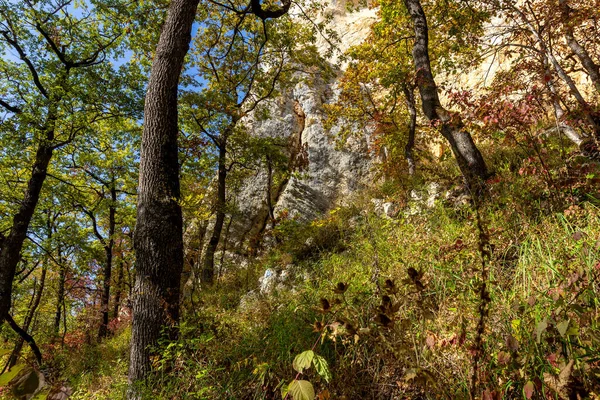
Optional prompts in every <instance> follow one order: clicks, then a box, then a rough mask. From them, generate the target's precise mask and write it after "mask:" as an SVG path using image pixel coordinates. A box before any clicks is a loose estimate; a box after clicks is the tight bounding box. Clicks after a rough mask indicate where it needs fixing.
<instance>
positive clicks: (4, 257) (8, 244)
mask: <svg viewBox="0 0 600 400" xmlns="http://www.w3.org/2000/svg"><path fill="white" fill-rule="evenodd" d="M56 107H57V106H56V104H51V105H50V107H49V110H48V117H47V119H46V124H45V128H44V137H43V139H42V140H41V142H40V143H39V144H38V147H37V151H36V154H35V162H34V164H33V168H32V173H31V177H30V178H29V182H28V183H27V189H26V190H25V195H24V196H23V200H22V201H21V204H20V206H19V210H18V212H17V213H16V214H15V216H14V218H13V221H12V227H11V229H10V233H9V234H8V236H7V237H6V238H5V239H4V240H3V242H2V249H1V250H0V321H4V318H3V317H4V316H6V315H8V311H9V309H10V304H11V296H12V284H13V280H14V277H15V271H16V269H17V264H18V263H19V260H20V259H21V249H22V248H23V242H24V241H25V238H26V236H27V230H28V229H29V223H30V222H31V218H32V217H33V213H34V212H35V208H36V206H37V203H38V200H39V198H40V192H41V191H42V186H43V184H44V180H45V179H46V175H47V172H48V165H49V164H50V159H51V158H52V152H53V147H52V142H53V141H54V132H55V128H56V119H57V112H58V111H57V109H56ZM0 324H1V322H0Z"/></svg>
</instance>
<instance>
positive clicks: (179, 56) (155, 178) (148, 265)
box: [128, 0, 199, 399]
mask: <svg viewBox="0 0 600 400" xmlns="http://www.w3.org/2000/svg"><path fill="white" fill-rule="evenodd" d="M198 1H199V0H173V1H172V2H171V4H170V6H169V9H168V11H167V18H166V20H165V23H164V25H163V27H162V32H161V35H160V39H159V42H158V46H157V48H156V54H155V56H154V62H153V64H152V71H151V74H150V80H149V82H148V91H147V93H146V101H145V106H144V130H143V134H142V147H141V154H140V172H139V186H138V205H137V225H136V229H135V240H134V248H135V253H136V274H135V286H134V293H133V322H132V337H131V357H130V367H129V382H130V385H131V386H130V390H129V393H128V398H129V399H138V398H140V394H139V391H137V390H136V389H135V386H134V384H135V383H136V382H139V381H142V380H145V379H146V378H147V377H148V376H149V373H150V372H151V362H150V357H151V355H152V350H151V348H152V347H153V346H156V345H157V341H158V339H159V338H160V335H161V332H163V330H164V329H165V327H166V328H170V329H169V332H170V333H171V334H172V335H175V332H176V330H175V329H174V327H175V326H176V324H177V323H178V321H179V283H180V280H181V270H182V268H183V231H182V225H183V222H182V214H181V207H180V205H179V199H180V186H179V161H178V144H177V136H178V126H177V89H178V85H179V77H180V74H181V70H182V67H183V61H184V57H185V55H186V53H187V51H188V49H189V43H190V41H191V31H192V24H193V22H194V18H195V15H196V8H197V6H198Z"/></svg>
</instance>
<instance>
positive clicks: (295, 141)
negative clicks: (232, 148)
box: [234, 77, 373, 245]
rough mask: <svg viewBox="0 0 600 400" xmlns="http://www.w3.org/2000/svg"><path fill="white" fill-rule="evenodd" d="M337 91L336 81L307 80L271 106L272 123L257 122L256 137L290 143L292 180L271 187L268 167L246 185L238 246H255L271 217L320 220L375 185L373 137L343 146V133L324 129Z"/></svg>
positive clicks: (240, 200)
mask: <svg viewBox="0 0 600 400" xmlns="http://www.w3.org/2000/svg"><path fill="white" fill-rule="evenodd" d="M335 87H336V82H335V80H334V81H332V82H324V81H323V80H322V79H320V78H319V77H316V78H315V77H313V79H311V81H310V82H307V81H305V80H303V81H301V82H300V83H298V84H297V85H296V86H295V87H294V88H293V90H290V91H289V92H288V93H286V96H285V97H282V98H280V99H277V100H275V101H272V102H271V103H270V104H269V105H268V107H269V113H268V114H269V118H268V119H266V120H264V121H256V120H255V121H251V123H250V127H251V132H252V133H253V134H254V135H256V136H258V137H273V138H279V139H284V140H285V141H286V142H287V143H288V145H287V149H286V150H285V151H286V153H287V154H286V155H287V157H288V159H289V160H290V164H289V171H288V176H287V178H285V179H284V180H283V182H280V184H279V185H276V186H274V185H273V184H271V185H270V186H269V183H270V179H269V171H268V168H267V165H264V163H263V165H261V167H260V168H259V169H258V170H257V171H256V173H254V174H253V176H251V177H250V178H248V179H247V180H246V181H245V183H244V185H242V189H241V191H240V193H239V195H238V197H237V200H236V203H237V205H238V213H237V218H236V219H237V220H236V221H235V229H234V231H235V232H238V240H237V241H238V243H242V242H246V241H249V242H250V243H251V245H252V242H253V240H255V238H257V237H258V236H260V235H261V233H263V231H264V230H265V228H266V227H267V225H268V222H269V220H270V217H275V218H278V217H280V216H282V215H284V214H285V215H286V216H288V217H290V218H297V219H300V220H304V221H309V220H312V219H314V218H317V217H318V216H319V215H322V214H323V213H324V212H326V211H327V210H328V209H330V208H331V207H333V206H334V204H337V203H338V202H343V199H344V198H346V197H347V196H349V195H350V194H351V193H353V192H355V191H357V190H360V189H361V188H364V187H365V186H366V185H367V184H368V183H369V182H371V181H372V178H373V173H372V159H371V158H370V156H369V149H368V147H369V143H368V133H367V132H357V134H356V135H354V136H353V137H352V138H350V139H349V140H348V141H347V143H345V144H344V145H342V146H340V145H339V143H338V138H337V136H336V133H337V129H336V128H335V127H334V129H332V130H330V131H328V130H327V129H326V128H325V127H324V122H325V121H324V119H325V115H324V111H323V104H326V103H327V102H331V101H333V100H334V99H335V95H336V89H335ZM269 199H270V201H269Z"/></svg>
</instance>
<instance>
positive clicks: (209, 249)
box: [201, 135, 227, 285]
mask: <svg viewBox="0 0 600 400" xmlns="http://www.w3.org/2000/svg"><path fill="white" fill-rule="evenodd" d="M218 147H219V171H218V178H217V186H218V187H217V203H216V205H215V208H216V218H215V226H214V228H213V232H212V235H211V237H210V240H209V241H208V246H206V253H205V254H204V263H203V266H202V276H201V280H202V282H203V283H207V284H209V285H212V284H213V283H214V280H215V252H216V251H217V247H218V246H219V241H220V240H221V232H222V231H223V224H224V223H225V205H226V202H227V197H226V184H227V166H226V165H225V163H226V162H227V160H226V155H227V152H226V151H227V137H226V135H224V136H223V139H222V140H221V142H220V143H219V145H218Z"/></svg>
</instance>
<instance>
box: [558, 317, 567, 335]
mask: <svg viewBox="0 0 600 400" xmlns="http://www.w3.org/2000/svg"><path fill="white" fill-rule="evenodd" d="M567 329H569V320H568V319H565V320H564V321H562V322H559V323H558V324H556V330H557V331H558V333H560V336H562V337H564V336H565V333H567Z"/></svg>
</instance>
